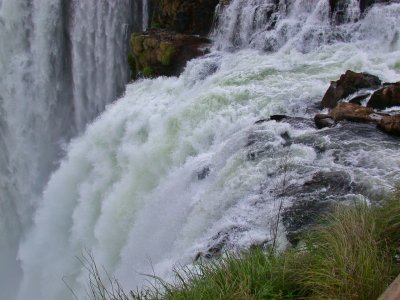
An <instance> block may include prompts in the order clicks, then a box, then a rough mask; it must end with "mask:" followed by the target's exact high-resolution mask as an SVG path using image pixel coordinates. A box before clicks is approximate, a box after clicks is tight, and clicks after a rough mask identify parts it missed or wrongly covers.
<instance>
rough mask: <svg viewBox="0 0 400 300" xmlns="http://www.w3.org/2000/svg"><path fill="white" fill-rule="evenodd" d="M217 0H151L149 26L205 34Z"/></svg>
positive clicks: (210, 24) (211, 20)
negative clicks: (151, 11)
mask: <svg viewBox="0 0 400 300" xmlns="http://www.w3.org/2000/svg"><path fill="white" fill-rule="evenodd" d="M218 2H219V0H190V1H188V0H152V7H153V9H152V10H153V13H152V18H151V24H150V26H151V28H153V29H158V28H163V29H167V30H171V31H175V32H179V33H186V34H197V35H207V34H208V33H209V31H210V29H211V26H212V23H213V18H214V13H215V8H216V6H217V4H218Z"/></svg>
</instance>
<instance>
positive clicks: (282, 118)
mask: <svg viewBox="0 0 400 300" xmlns="http://www.w3.org/2000/svg"><path fill="white" fill-rule="evenodd" d="M287 118H289V117H288V116H285V115H272V116H271V117H270V118H269V119H270V120H273V121H277V122H280V121H282V120H284V119H287Z"/></svg>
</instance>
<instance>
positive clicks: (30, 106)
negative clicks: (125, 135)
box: [0, 0, 142, 299]
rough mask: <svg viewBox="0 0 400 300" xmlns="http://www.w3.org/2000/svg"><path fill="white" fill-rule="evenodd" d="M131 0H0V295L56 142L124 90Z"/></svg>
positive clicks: (14, 269) (9, 283)
mask: <svg viewBox="0 0 400 300" xmlns="http://www.w3.org/2000/svg"><path fill="white" fill-rule="evenodd" d="M132 2H133V1H130V0H122V1H116V0H115V1H109V0H101V1H98V0H93V1H90V0H85V1H80V0H73V1H60V0H40V1H27V0H0V40H1V45H0V74H1V78H0V145H1V153H0V182H1V183H0V299H11V295H10V293H13V292H15V290H16V289H17V287H16V286H17V283H18V277H19V266H18V263H17V261H16V253H17V246H18V242H19V240H20V238H21V236H22V235H23V234H24V232H25V230H26V229H27V228H29V227H30V226H31V224H32V215H33V212H34V210H35V209H36V207H37V205H38V203H39V201H40V198H41V193H42V189H43V186H44V185H45V184H46V182H47V181H48V178H49V175H50V173H51V172H52V171H53V170H54V169H55V168H56V167H57V165H58V160H59V159H60V158H61V157H62V155H63V154H62V148H63V147H64V146H65V144H67V143H68V141H69V140H70V138H71V137H73V136H75V135H77V134H79V133H82V132H83V131H84V129H85V127H86V124H87V123H88V122H90V121H91V120H93V119H94V118H95V117H96V116H97V115H98V114H99V113H100V112H102V111H103V110H104V108H105V105H106V104H107V103H110V102H111V101H113V100H115V99H116V97H118V96H119V95H120V94H121V93H122V92H123V90H124V89H125V84H126V83H127V82H128V79H129V77H128V76H129V74H128V68H127V66H126V53H127V50H128V47H127V46H128V38H129V31H130V30H132V27H134V26H135V24H134V22H133V21H132V20H133V19H135V18H136V19H141V18H142V11H141V10H140V11H136V10H135V7H133V6H134V4H135V5H136V6H141V3H139V4H140V5H139V4H136V2H133V3H132ZM137 2H141V1H137ZM135 14H136V16H135ZM139 28H140V27H139Z"/></svg>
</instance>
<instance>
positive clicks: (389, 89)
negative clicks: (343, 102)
mask: <svg viewBox="0 0 400 300" xmlns="http://www.w3.org/2000/svg"><path fill="white" fill-rule="evenodd" d="M367 106H368V107H372V108H375V109H385V108H390V107H393V106H400V81H399V82H396V83H394V84H390V85H388V86H385V87H384V88H382V89H380V90H378V91H376V92H375V93H373V94H372V96H371V99H370V100H369V101H368V104H367Z"/></svg>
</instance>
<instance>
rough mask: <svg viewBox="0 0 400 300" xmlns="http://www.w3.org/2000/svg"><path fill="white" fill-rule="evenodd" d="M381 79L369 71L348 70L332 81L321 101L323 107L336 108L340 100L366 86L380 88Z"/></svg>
mask: <svg viewBox="0 0 400 300" xmlns="http://www.w3.org/2000/svg"><path fill="white" fill-rule="evenodd" d="M380 85H381V81H380V79H379V78H378V77H376V76H374V75H371V74H368V73H356V72H353V71H350V70H348V71H346V73H345V74H343V75H342V76H340V79H339V80H337V81H332V82H331V85H330V86H329V88H328V90H327V91H326V93H325V95H324V97H323V98H322V101H321V107H322V108H334V107H335V106H336V105H337V103H338V101H339V100H341V99H343V98H345V97H347V96H349V95H351V94H353V93H355V92H357V91H359V90H361V89H364V88H378V87H379V86H380Z"/></svg>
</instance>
